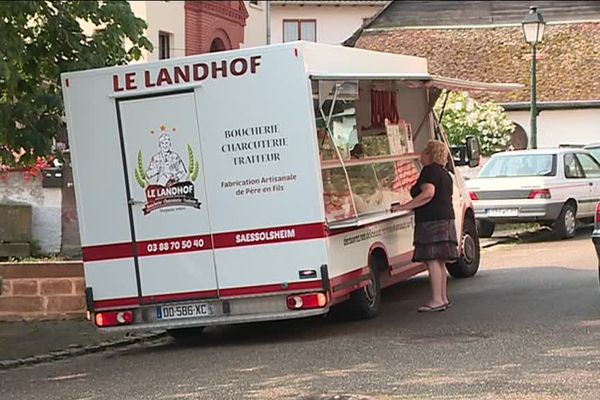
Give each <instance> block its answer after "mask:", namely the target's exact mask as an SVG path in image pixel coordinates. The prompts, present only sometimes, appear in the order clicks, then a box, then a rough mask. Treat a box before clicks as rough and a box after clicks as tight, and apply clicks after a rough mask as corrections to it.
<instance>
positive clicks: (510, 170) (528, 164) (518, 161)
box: [479, 154, 556, 178]
mask: <svg viewBox="0 0 600 400" xmlns="http://www.w3.org/2000/svg"><path fill="white" fill-rule="evenodd" d="M555 175H556V156H555V155H553V154H527V155H525V154H523V155H510V156H500V157H492V158H491V159H490V160H489V161H488V162H487V163H486V164H485V167H483V169H482V170H481V173H480V174H479V177H480V178H513V177H522V176H555Z"/></svg>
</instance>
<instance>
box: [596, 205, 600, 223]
mask: <svg viewBox="0 0 600 400" xmlns="http://www.w3.org/2000/svg"><path fill="white" fill-rule="evenodd" d="M596 223H597V224H600V203H598V205H597V206H596Z"/></svg>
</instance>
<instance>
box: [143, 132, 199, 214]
mask: <svg viewBox="0 0 600 400" xmlns="http://www.w3.org/2000/svg"><path fill="white" fill-rule="evenodd" d="M172 132H175V128H173V129H172ZM151 133H152V134H154V131H151ZM171 137H172V134H171V133H170V132H169V131H168V129H167V127H166V126H165V125H161V126H160V134H159V136H158V152H156V153H155V154H154V155H153V156H152V157H151V158H150V163H149V164H148V167H147V168H145V164H144V158H143V155H142V151H141V150H140V151H138V155H137V167H136V169H135V179H136V181H137V182H138V184H139V185H140V186H141V187H142V189H144V190H145V194H146V205H145V207H144V208H143V211H144V214H149V213H151V212H152V211H155V210H158V209H161V208H166V207H180V206H186V207H193V208H200V202H199V201H198V199H197V198H196V197H195V194H194V191H195V186H194V181H196V179H198V172H199V171H200V167H199V163H198V160H196V157H195V156H194V151H193V149H192V146H190V145H188V164H187V167H186V165H185V163H184V162H183V159H182V158H181V156H180V155H179V154H178V153H177V152H175V151H173V144H172V139H171Z"/></svg>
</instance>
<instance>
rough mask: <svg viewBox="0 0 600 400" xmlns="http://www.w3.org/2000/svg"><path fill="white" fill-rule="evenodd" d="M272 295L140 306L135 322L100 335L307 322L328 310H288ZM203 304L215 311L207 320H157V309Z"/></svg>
mask: <svg viewBox="0 0 600 400" xmlns="http://www.w3.org/2000/svg"><path fill="white" fill-rule="evenodd" d="M289 295H293V293H286V294H285V295H271V296H260V297H248V298H237V299H229V300H196V301H185V302H177V303H161V304H153V305H148V306H142V307H139V308H136V309H133V310H132V311H133V313H134V322H133V323H132V324H129V325H120V326H112V327H106V328H98V329H99V331H100V332H105V333H109V332H117V331H133V330H154V329H177V328H193V327H201V326H218V325H234V324H245V323H251V322H263V321H279V320H286V319H297V318H307V317H312V316H317V315H323V314H326V313H327V312H328V311H329V306H326V307H324V308H317V309H309V310H289V309H288V308H287V302H286V299H287V296H289ZM197 303H206V304H209V305H210V307H211V308H212V309H213V310H214V314H213V315H211V316H207V317H194V318H181V319H169V320H160V319H158V317H157V314H158V313H157V308H158V307H162V306H168V305H176V306H180V305H186V304H197Z"/></svg>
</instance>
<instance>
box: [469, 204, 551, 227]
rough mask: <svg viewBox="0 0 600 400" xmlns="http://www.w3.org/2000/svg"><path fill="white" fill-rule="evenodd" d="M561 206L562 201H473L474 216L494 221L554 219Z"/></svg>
mask: <svg viewBox="0 0 600 400" xmlns="http://www.w3.org/2000/svg"><path fill="white" fill-rule="evenodd" d="M562 207H563V203H562V202H548V201H546V200H527V199H524V200H493V201H492V200H476V201H473V209H474V211H475V218H477V219H486V220H490V221H495V222H535V221H555V220H556V219H557V218H558V216H559V214H560V211H561V209H562ZM503 212H505V215H502V213H503Z"/></svg>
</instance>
